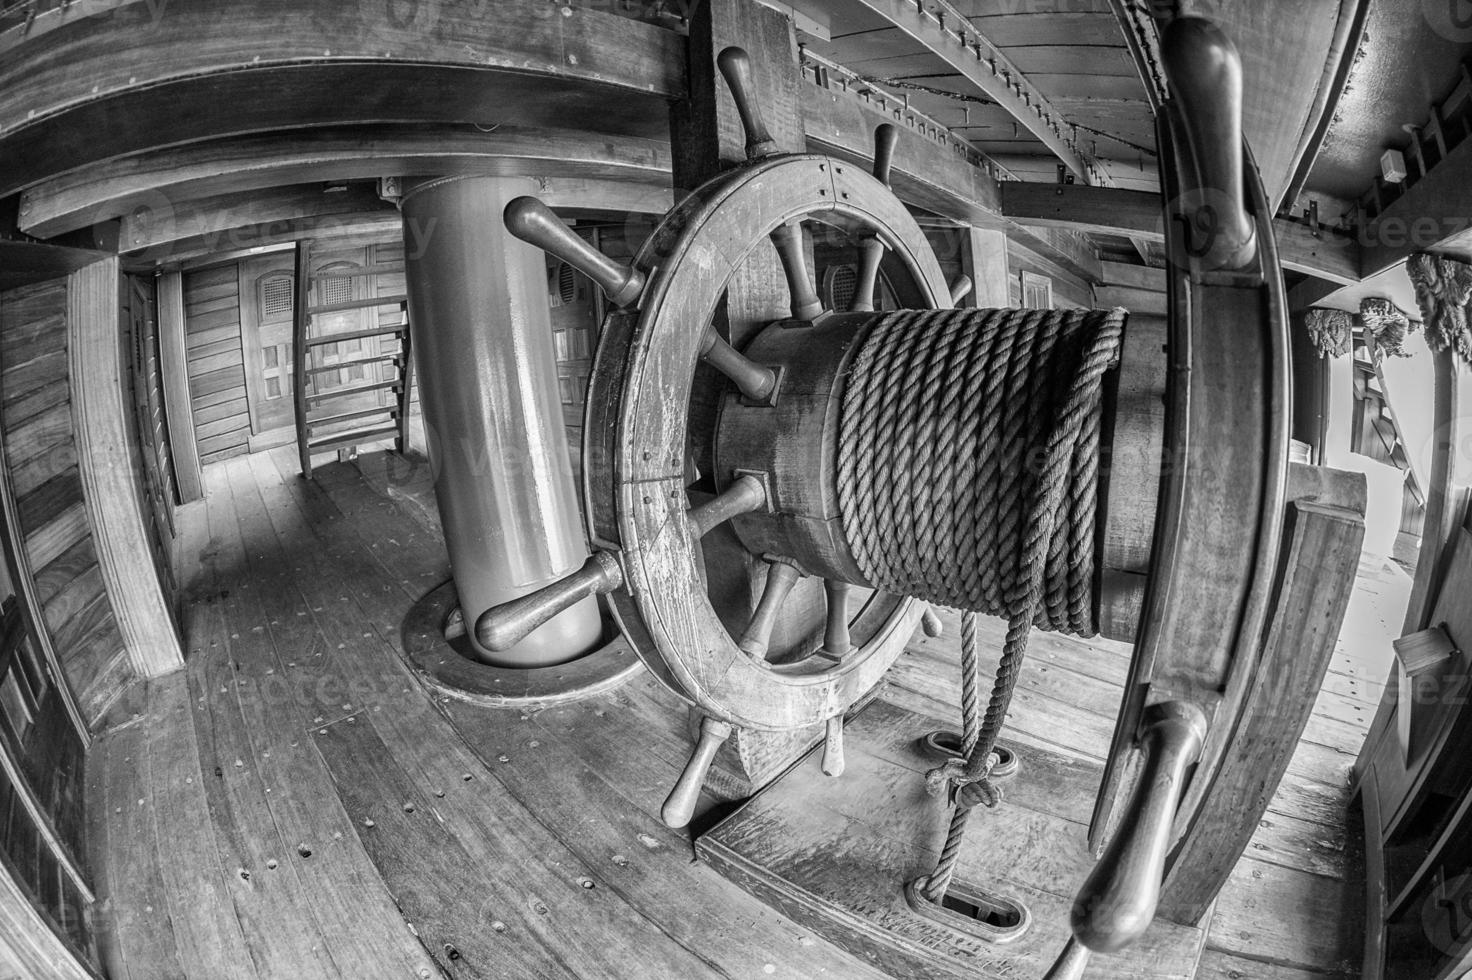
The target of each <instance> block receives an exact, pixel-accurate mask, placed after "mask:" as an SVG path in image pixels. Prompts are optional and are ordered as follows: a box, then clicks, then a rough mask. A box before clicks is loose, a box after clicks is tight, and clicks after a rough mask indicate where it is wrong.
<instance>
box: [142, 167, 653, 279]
mask: <svg viewBox="0 0 1472 980" xmlns="http://www.w3.org/2000/svg"><path fill="white" fill-rule="evenodd" d="M541 197H542V200H543V201H545V202H546V203H547V205H548V206H549V207H553V208H560V209H566V210H572V211H603V212H608V213H610V214H618V215H632V214H641V215H642V214H653V215H660V214H663V213H664V212H665V211H668V210H669V208H670V206H671V204H672V203H673V194H672V192H671V190H670V188H669V186H668V182H663V183H659V184H651V183H642V182H641V183H632V182H629V181H612V180H588V179H583V178H573V177H567V178H558V179H556V180H550V179H549V180H548V181H546V190H545V191H543V192H542V195H541ZM400 223H401V222H400V217H399V210H398V208H397V207H395V206H394V205H393V204H392V203H390V202H388V201H385V200H383V199H382V198H380V197H379V196H378V194H377V192H376V191H375V190H374V189H373V188H371V187H368V186H351V187H349V188H348V189H347V190H345V191H342V192H338V193H332V194H325V193H323V192H322V189H321V187H320V186H319V185H316V184H311V185H296V186H291V187H279V188H269V189H264V190H259V191H249V192H247V193H244V194H225V195H220V196H218V197H209V198H203V199H200V200H186V201H180V202H179V203H178V204H176V205H175V206H174V208H173V209H172V212H171V213H170V214H169V215H168V216H167V220H166V221H164V222H162V223H160V222H156V221H153V220H150V215H149V213H148V212H143V213H142V214H141V215H138V216H137V218H136V219H135V216H134V215H125V216H124V218H123V222H122V224H123V234H124V241H125V242H127V244H128V250H127V251H126V252H125V253H124V260H125V261H126V262H127V263H128V265H129V266H130V267H135V266H139V264H140V263H142V264H144V265H147V264H149V263H151V264H152V266H153V267H157V268H175V267H178V266H179V265H181V264H185V263H188V262H191V261H194V260H196V259H199V258H202V257H204V256H212V257H223V256H228V255H234V254H237V253H242V254H243V253H250V252H251V250H259V249H263V248H271V247H274V246H279V245H287V244H290V243H292V242H295V241H296V240H297V239H299V238H332V237H335V236H338V235H361V234H370V235H371V234H374V233H378V232H382V233H386V234H397V233H398V230H399V228H400ZM426 231H427V229H410V231H409V233H410V234H411V235H414V234H423V233H425V232H426Z"/></svg>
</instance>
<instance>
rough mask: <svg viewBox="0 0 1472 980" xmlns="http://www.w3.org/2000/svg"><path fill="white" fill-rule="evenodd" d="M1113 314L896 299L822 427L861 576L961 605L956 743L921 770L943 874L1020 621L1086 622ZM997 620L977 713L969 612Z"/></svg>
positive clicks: (946, 877) (1015, 669)
mask: <svg viewBox="0 0 1472 980" xmlns="http://www.w3.org/2000/svg"><path fill="white" fill-rule="evenodd" d="M1125 316H1126V314H1125V312H1124V311H1123V310H1114V311H1112V312H1101V311H1073V310H925V311H919V310H906V311H900V312H896V313H890V314H888V315H886V316H884V317H882V318H881V319H879V320H878V321H877V322H875V323H874V325H873V326H872V327H871V328H870V331H869V333H868V335H867V336H866V337H865V338H864V341H863V346H862V347H861V348H860V349H859V352H858V354H857V355H856V356H855V358H854V361H853V368H852V371H851V373H850V376H849V379H848V385H847V387H846V389H845V391H844V396H843V402H842V409H841V413H840V419H839V433H838V503H839V510H840V512H841V514H842V517H843V527H844V533H845V534H846V535H847V537H848V541H849V545H850V547H851V548H852V550H853V553H854V558H855V560H856V561H857V563H858V564H859V567H860V568H861V569H863V571H864V573H865V575H866V576H867V577H868V579H869V581H870V582H872V583H873V584H874V585H875V586H876V587H878V588H880V589H884V590H886V591H889V592H893V593H896V594H900V595H913V596H916V597H918V598H922V599H926V600H928V601H930V602H933V603H937V604H940V605H945V606H950V607H952V608H957V609H963V610H965V611H966V613H967V615H966V616H965V618H964V619H963V622H962V650H961V659H962V699H961V700H962V704H961V710H962V721H963V727H964V731H963V736H962V755H963V756H964V758H963V759H958V760H954V761H952V762H950V763H948V764H947V765H946V766H944V767H942V768H940V769H937V770H935V771H934V772H932V773H931V778H930V783H931V787H932V789H933V790H934V791H937V792H939V791H940V790H941V789H944V788H949V789H951V790H953V791H954V792H953V793H952V796H953V798H954V801H955V803H956V810H955V812H954V813H953V814H952V817H951V826H950V830H949V832H948V833H947V835H946V842H945V846H944V848H943V850H942V852H941V857H940V860H939V862H938V864H937V866H936V869H935V871H934V872H932V873H931V874H930V875H929V877H928V878H927V879H925V880H924V881H923V882H922V883H921V888H922V890H923V892H924V894H925V895H926V897H927V898H929V899H930V900H931V901H932V902H938V901H940V899H941V897H942V896H944V895H945V893H946V889H947V888H948V887H949V884H950V879H951V876H952V875H953V874H954V872H955V866H956V862H957V860H958V858H959V856H960V843H961V838H962V836H963V835H964V833H965V830H966V824H967V820H968V818H969V815H970V811H971V808H972V807H973V806H975V805H976V804H978V803H981V804H984V805H986V806H995V805H997V803H999V802H1000V800H1001V793H1000V791H999V790H998V789H997V788H996V787H994V786H993V785H992V784H991V782H990V781H989V779H988V777H989V776H990V774H991V769H992V766H993V765H995V763H996V756H995V755H994V754H993V751H992V750H993V748H994V747H995V745H996V741H997V736H998V734H999V733H1000V731H1001V728H1002V724H1003V722H1004V720H1005V719H1006V715H1007V707H1008V705H1009V704H1010V702H1011V700H1012V692H1013V690H1014V688H1015V687H1016V683H1017V677H1018V674H1019V673H1020V672H1021V669H1022V660H1023V656H1024V655H1025V653H1026V648H1027V636H1028V630H1029V629H1030V628H1031V627H1032V626H1037V627H1039V628H1041V629H1048V630H1056V631H1060V632H1067V633H1075V634H1079V635H1084V636H1092V635H1094V633H1095V629H1094V613H1093V594H1092V592H1093V586H1092V583H1093V575H1094V536H1095V511H1096V509H1097V501H1098V482H1099V434H1100V428H1101V418H1102V407H1103V381H1104V375H1105V374H1106V373H1107V372H1108V371H1109V370H1110V369H1111V368H1113V367H1114V366H1115V365H1116V364H1117V363H1118V360H1119V350H1120V342H1121V340H1122V338H1123V335H1124V323H1125ZM977 613H988V614H991V615H997V616H1003V617H1005V618H1006V619H1007V621H1008V623H1007V639H1006V643H1005V645H1004V647H1003V650H1002V657H1001V661H1000V663H999V665H998V668H997V679H996V683H995V684H994V685H993V687H992V694H991V699H990V703H989V704H988V705H987V711H986V717H985V719H984V720H983V719H982V718H981V712H980V693H979V692H980V682H981V679H980V676H979V672H978V669H977V664H978V659H979V658H978V653H977V649H976V635H975V615H976V614H977Z"/></svg>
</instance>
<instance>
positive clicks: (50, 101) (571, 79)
mask: <svg viewBox="0 0 1472 980" xmlns="http://www.w3.org/2000/svg"><path fill="white" fill-rule="evenodd" d="M93 7H94V5H93V4H91V3H89V4H88V5H87V11H88V12H89V13H90V12H91V11H92V10H93ZM165 7H167V10H166V14H167V15H166V16H159V17H155V12H156V11H163V10H164V8H165ZM507 24H513V25H515V29H514V30H506V29H503V27H504V25H507ZM5 41H8V42H10V43H9V48H8V50H6V51H5V55H4V57H3V58H0V136H3V140H0V174H4V175H5V177H4V180H3V181H0V183H4V184H5V185H6V186H5V188H4V189H0V196H4V195H5V194H8V193H10V192H12V191H13V190H14V189H16V186H17V185H15V184H13V183H12V182H13V181H20V182H21V185H22V186H23V185H24V184H25V183H29V182H30V181H31V180H34V179H39V178H42V177H45V176H47V175H49V174H51V173H55V172H58V171H59V170H62V169H70V168H73V167H77V166H82V165H84V164H87V163H91V162H96V161H99V160H103V159H107V158H109V157H112V156H116V155H118V154H123V153H132V152H137V151H139V150H141V149H144V148H146V147H147V146H163V145H170V144H176V143H180V142H184V141H189V140H199V139H206V138H218V137H221V136H226V135H239V134H243V133H247V132H261V131H264V130H268V129H273V128H277V127H279V126H281V125H282V121H283V120H290V122H291V125H293V126H332V125H342V124H350V123H370V124H384V123H393V122H404V121H410V120H413V121H425V122H457V123H461V124H465V125H470V124H476V125H480V126H482V127H486V128H491V127H494V126H497V125H502V126H537V125H543V124H544V123H545V121H546V120H547V119H549V118H558V119H560V120H561V122H560V124H561V125H565V126H567V127H569V128H571V129H587V130H591V131H595V132H600V133H620V132H626V133H643V134H646V135H648V134H654V133H658V132H660V131H661V129H662V125H661V124H662V119H661V118H660V117H661V115H662V114H661V112H660V109H661V106H662V104H663V102H664V101H665V100H668V99H670V98H675V97H678V96H679V95H681V94H682V93H683V90H684V53H683V48H684V39H683V38H681V37H680V36H679V35H678V34H676V33H675V32H673V31H669V30H665V29H662V28H660V27H657V26H654V25H651V24H645V23H641V22H639V21H636V20H633V19H631V18H628V17H621V16H618V15H616V14H613V13H605V12H603V11H602V10H600V9H597V8H596V7H592V6H589V5H570V6H569V5H563V6H549V5H547V4H545V3H541V2H539V0H497V2H495V3H493V4H489V3H469V4H467V3H459V2H455V0H417V2H414V3H374V4H370V5H367V6H361V5H355V4H342V3H336V2H333V0H307V2H292V0H260V2H257V0H220V2H218V3H211V4H207V5H198V4H177V3H176V4H159V3H133V4H125V5H120V6H119V7H118V8H117V9H116V10H114V11H112V12H111V14H110V15H109V16H105V17H104V16H88V17H79V18H73V19H71V20H70V21H68V22H66V23H64V24H62V25H60V26H57V27H54V28H53V29H51V30H48V31H46V32H45V33H42V34H38V35H36V36H35V37H34V38H27V37H25V36H24V32H21V31H18V30H17V31H11V32H8V34H7V36H6V38H5ZM79 66H85V68H84V69H83V68H79ZM469 69H474V70H469ZM599 90H602V92H603V94H604V96H605V97H603V98H592V99H590V98H588V97H587V96H588V94H589V93H590V92H596V91H599ZM222 107H228V111H219V110H220V109H221V108H222Z"/></svg>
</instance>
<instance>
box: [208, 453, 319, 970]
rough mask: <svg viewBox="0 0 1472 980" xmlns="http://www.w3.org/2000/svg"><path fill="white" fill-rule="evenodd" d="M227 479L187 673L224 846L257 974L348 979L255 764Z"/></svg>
mask: <svg viewBox="0 0 1472 980" xmlns="http://www.w3.org/2000/svg"><path fill="white" fill-rule="evenodd" d="M223 478H224V473H223V471H220V470H216V471H214V472H212V473H206V482H207V496H206V498H205V500H206V504H207V507H206V513H207V515H208V520H209V524H210V539H211V562H212V563H213V564H214V566H215V568H214V572H213V576H212V580H213V583H214V585H215V587H216V588H217V589H219V590H220V592H219V593H216V594H215V595H213V596H210V597H208V598H206V599H204V600H203V601H202V602H197V603H196V607H197V609H198V607H200V606H203V607H206V608H207V609H208V613H206V614H205V615H202V616H200V617H199V618H197V619H195V620H194V623H195V624H196V625H197V626H207V627H208V628H207V629H204V630H201V632H200V633H199V634H198V635H197V636H196V635H191V636H190V637H189V638H188V639H189V641H190V648H191V649H190V653H191V662H190V663H189V665H188V666H187V668H186V670H187V673H188V676H189V687H190V694H191V697H192V698H193V699H194V701H195V702H196V704H198V705H200V706H201V707H203V708H204V710H202V711H196V712H194V730H195V737H196V739H197V742H198V745H199V755H200V764H201V766H202V768H203V771H204V774H205V780H204V782H205V792H206V798H207V800H208V805H209V813H210V819H211V821H212V823H213V825H214V831H215V841H216V848H217V850H218V852H219V860H220V865H221V867H222V868H224V869H225V880H226V881H227V882H228V883H229V887H230V894H231V899H232V901H233V902H234V905H235V911H236V917H237V919H238V921H239V922H240V927H241V934H242V936H243V937H244V938H245V942H246V946H247V949H248V950H249V951H250V954H251V957H252V959H253V961H254V963H255V966H256V969H257V971H258V972H259V973H260V974H261V975H262V976H263V977H288V976H296V977H302V978H309V977H310V978H328V980H335V978H337V977H340V976H341V975H342V974H341V972H340V971H339V970H338V968H337V965H336V963H334V961H333V959H332V956H331V953H330V952H329V951H328V949H327V946H326V943H325V941H324V939H323V936H322V931H321V928H320V926H319V925H318V923H317V919H316V916H315V914H314V912H313V909H312V907H311V905H310V904H309V902H308V901H307V899H306V897H305V896H304V894H303V888H302V885H301V882H300V881H299V880H298V878H297V871H296V866H295V864H294V863H293V862H292V861H291V860H290V858H289V857H288V845H287V844H286V842H285V841H284V840H283V839H282V837H281V834H280V832H279V830H278V829H277V827H276V824H275V820H274V819H273V818H272V815H271V812H270V808H269V806H268V805H267V803H266V792H265V790H266V787H265V786H264V785H263V784H262V781H261V778H260V774H259V773H258V772H257V771H256V767H255V765H254V763H253V761H251V762H248V761H247V760H253V756H252V748H251V742H250V733H249V732H248V731H247V729H246V724H245V719H244V716H243V715H242V714H241V710H240V704H239V702H238V701H237V700H236V698H235V695H234V692H233V687H234V683H235V678H234V677H233V673H234V671H233V669H232V667H231V664H230V637H229V633H228V632H227V629H226V625H225V610H224V601H225V600H224V598H223V597H222V595H221V593H223V591H224V589H225V587H226V584H227V583H229V582H232V581H235V580H237V577H238V576H239V574H240V562H241V560H242V559H241V556H240V555H239V554H238V551H239V549H238V547H235V548H232V546H231V543H230V542H231V540H232V538H234V537H235V536H236V534H237V532H236V530H235V522H234V515H233V514H232V513H231V512H230V504H229V500H230V494H229V490H228V486H227V484H226V483H225V482H224V480H223ZM199 611H203V610H199Z"/></svg>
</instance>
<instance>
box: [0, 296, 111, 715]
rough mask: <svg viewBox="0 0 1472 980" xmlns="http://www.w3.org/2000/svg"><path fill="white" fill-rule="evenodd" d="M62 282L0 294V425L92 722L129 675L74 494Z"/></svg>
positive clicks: (70, 671) (53, 612) (51, 621)
mask: <svg viewBox="0 0 1472 980" xmlns="http://www.w3.org/2000/svg"><path fill="white" fill-rule="evenodd" d="M66 337H67V282H66V280H65V279H58V280H53V281H49V282H45V283H40V284H37V285H34V286H26V287H22V288H20V289H15V290H10V291H8V292H5V293H0V363H3V364H4V365H5V370H4V372H3V373H0V429H3V432H4V462H5V465H6V467H7V469H8V472H9V477H10V479H9V483H10V491H11V493H12V494H13V498H14V504H15V513H16V514H17V516H18V523H19V527H18V528H16V531H17V534H18V536H19V538H20V539H21V541H23V542H24V548H23V551H24V554H23V556H22V557H23V558H24V560H25V563H26V566H27V568H26V569H25V570H23V574H27V573H28V574H30V575H31V576H32V580H33V586H32V587H33V589H34V592H35V597H36V600H37V602H38V603H39V604H40V612H41V617H42V619H44V622H45V626H46V630H47V634H48V636H49V638H50V642H51V646H52V647H53V648H54V649H55V651H56V655H57V658H58V660H59V661H60V663H61V667H62V671H63V672H64V673H65V674H66V678H67V682H68V684H69V685H70V687H71V690H72V692H73V694H74V695H75V697H76V700H77V702H78V705H79V707H80V709H81V712H82V715H83V717H84V719H85V720H86V722H87V723H88V724H89V725H93V726H95V725H96V724H97V723H98V722H99V721H100V720H101V719H102V717H103V715H104V714H105V713H106V711H107V709H108V708H109V707H110V706H111V705H112V703H113V702H114V701H115V700H116V698H117V697H118V695H119V694H121V693H122V690H123V688H124V687H126V686H127V684H128V683H129V682H130V681H131V680H132V679H133V678H134V677H135V676H136V674H135V672H134V671H133V667H132V664H131V663H130V661H129V659H128V654H127V651H126V649H125V647H124V644H123V638H122V635H121V633H120V632H119V631H118V628H117V622H116V618H115V617H114V615H113V610H112V606H111V601H110V599H109V598H108V596H107V595H106V593H105V590H104V589H103V586H102V578H101V574H100V571H99V569H98V565H97V555H96V551H95V548H94V545H93V541H92V529H91V525H90V524H89V523H88V520H87V511H86V507H85V505H84V502H83V499H82V482H81V477H80V474H79V470H78V465H77V462H78V460H77V443H76V436H75V432H74V429H73V426H72V419H71V389H70V382H69V380H68V374H67V341H66Z"/></svg>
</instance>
